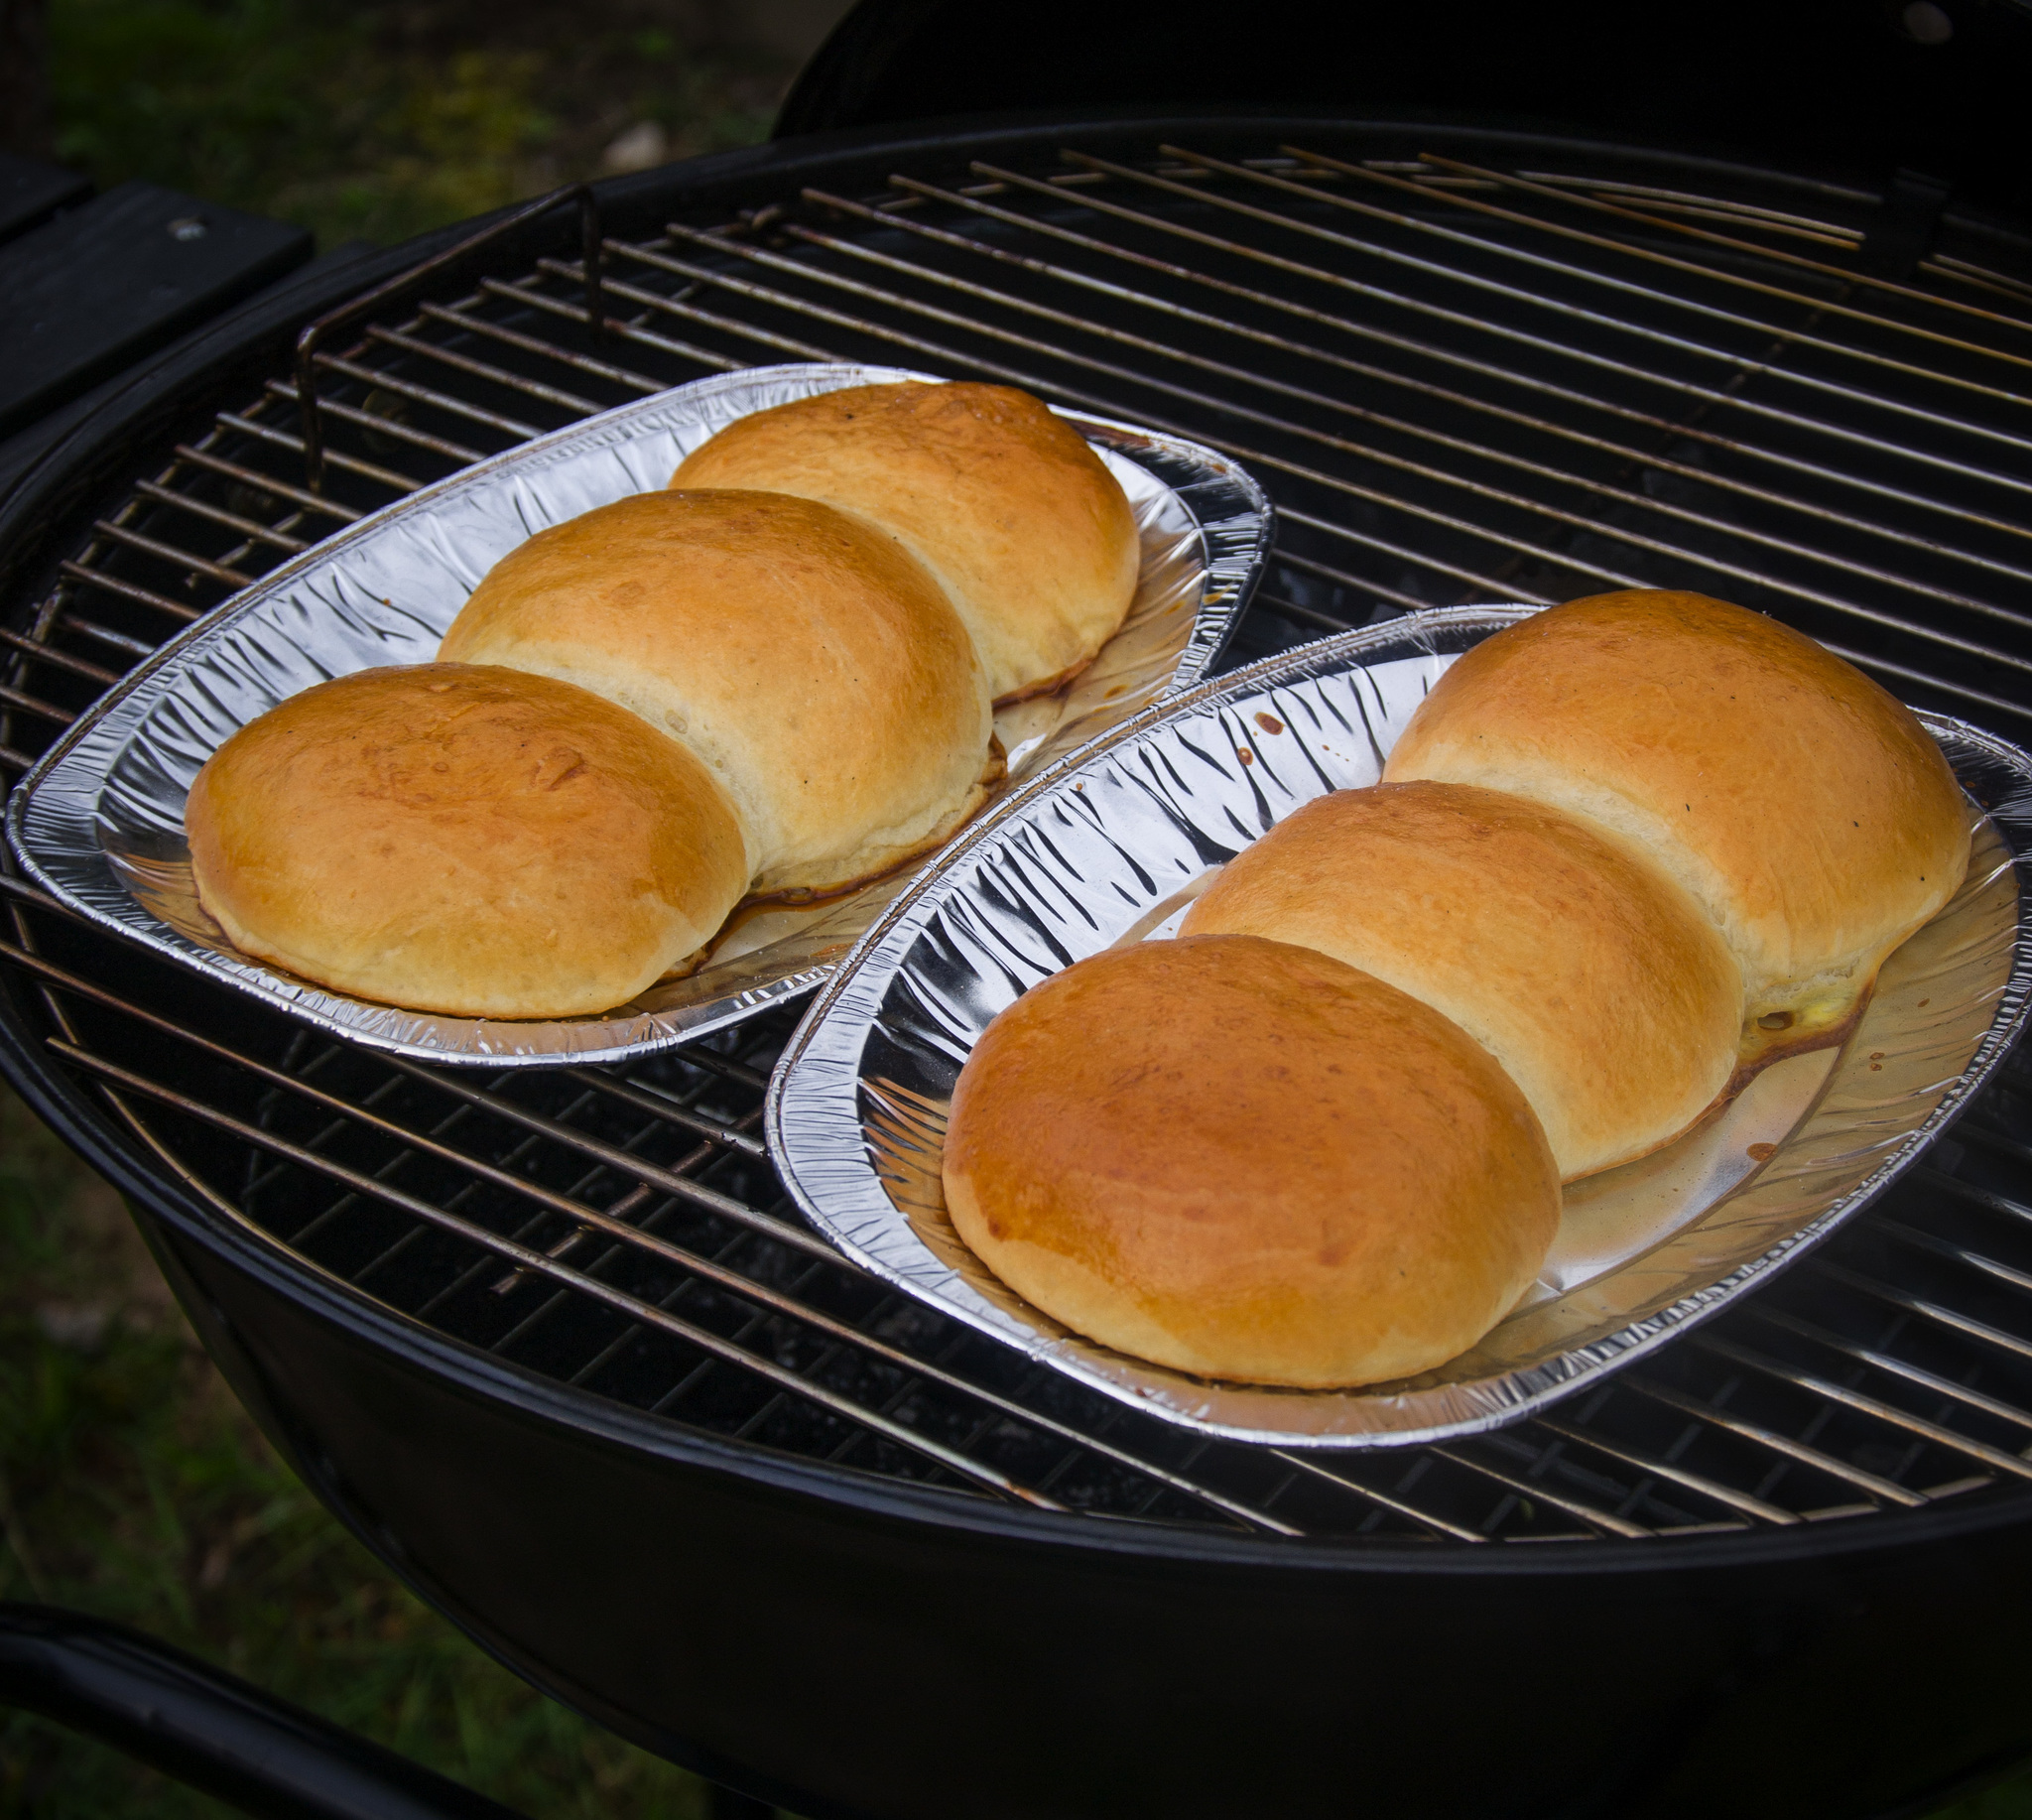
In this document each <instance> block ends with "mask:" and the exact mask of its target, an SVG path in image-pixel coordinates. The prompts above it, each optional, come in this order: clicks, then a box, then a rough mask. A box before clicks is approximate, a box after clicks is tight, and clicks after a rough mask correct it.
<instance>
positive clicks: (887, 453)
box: [671, 384, 1141, 701]
mask: <svg viewBox="0 0 2032 1820" xmlns="http://www.w3.org/2000/svg"><path fill="white" fill-rule="evenodd" d="M671 484H672V485H673V486H741V487H763V488H767V489H769V490H771V491H775V492H783V493H799V494H802V495H803V496H804V497H806V498H808V499H823V500H825V501H826V504H827V505H834V506H837V507H839V508H840V509H841V510H842V511H847V512H853V513H856V514H857V515H859V516H860V517H861V518H864V519H866V520H867V521H868V522H870V523H871V524H875V525H879V526H880V527H881V528H882V530H884V531H885V532H887V533H888V534H889V535H890V536H891V537H893V538H896V539H897V540H898V541H899V542H901V543H902V544H903V545H904V547H905V548H906V549H908V550H909V551H910V552H911V554H912V555H913V556H915V557H916V558H917V559H918V561H919V562H921V563H923V564H924V566H925V567H926V568H927V569H929V570H930V571H931V572H932V574H933V575H935V576H936V577H937V578H938V579H939V581H940V583H941V584H942V585H944V587H945V589H946V591H947V593H948V594H950V595H951V596H952V599H953V605H954V606H955V607H956V608H957V609H958V611H959V616H960V618H962V619H963V620H965V621H966V628H967V630H968V631H969V632H971V633H972V634H973V641H974V644H975V646H976V648H977V649H978V650H979V652H980V657H981V663H982V664H983V666H984V667H985V668H986V670H987V673H988V689H989V693H990V694H991V695H992V696H993V697H994V698H995V699H996V700H997V701H1003V700H1008V699H1012V698H1015V697H1019V696H1025V695H1034V694H1037V693H1040V692H1041V691H1043V690H1046V689H1050V688H1052V687H1054V686H1055V685H1056V684H1057V683H1058V682H1060V681H1061V680H1062V679H1064V678H1066V677H1069V676H1071V675H1073V674H1074V673H1076V672H1077V671H1079V670H1081V669H1083V668H1084V667H1085V666H1086V665H1087V664H1088V663H1089V662H1090V661H1091V660H1092V658H1093V654H1094V653H1095V652H1096V651H1098V650H1099V649H1100V647H1101V646H1102V645H1103V644H1104V643H1106V642H1107V640H1108V639H1109V638H1110V637H1111V636H1112V635H1113V633H1114V631H1115V628H1116V627H1117V626H1119V625H1120V624H1121V623H1122V617H1123V615H1124V614H1125V613H1127V612H1128V610H1129V602H1130V600H1131V599H1132V598H1133V597H1134V595H1135V592H1136V572H1137V569H1138V567H1139V565H1140V560H1141V552H1140V549H1139V545H1138V541H1137V536H1136V520H1135V516H1134V514H1133V513H1131V511H1130V510H1129V502H1128V500H1127V499H1126V498H1125V497H1124V496H1123V493H1122V489H1121V486H1120V485H1119V484H1118V483H1117V481H1116V480H1115V477H1114V476H1113V475H1112V474H1111V473H1109V472H1108V470H1107V467H1106V465H1105V464H1104V463H1103V462H1102V461H1101V459H1100V457H1099V456H1098V455H1095V454H1094V453H1093V451H1092V450H1091V449H1090V448H1088V447H1087V445H1086V441H1085V439H1084V438H1083V437H1081V436H1080V433H1079V432H1078V431H1077V430H1074V429H1073V428H1072V427H1071V426H1070V425H1069V424H1066V423H1065V422H1063V421H1062V420H1061V419H1059V418H1057V417H1054V416H1053V415H1052V414H1051V412H1049V411H1048V410H1046V409H1045V407H1044V406H1043V405H1041V404H1039V403H1038V401H1037V400H1036V399H1034V398H1032V397H1031V396H1030V395H1029V394H1028V393H1027V392H1017V391H1012V390H1010V389H1009V388H1008V387H1007V386H999V385H917V384H904V385H863V386H853V387H850V388H849V389H847V390H846V391H843V392H826V393H824V394H822V395H821V396H819V397H817V398H803V399H799V400H798V401H797V402H796V403H794V404H787V405H778V406H777V407H776V408H775V409H774V410H771V411H758V412H756V413H755V414H754V415H753V416H752V417H744V418H741V419H740V420H739V421H738V422H737V423H734V424H732V425H729V426H728V427H727V428H726V429H724V430H722V431H721V432H720V433H719V434H718V435H717V436H715V437H714V438H713V439H712V441H711V442H709V443H707V444H706V445H705V446H704V447H703V448H701V449H699V450H696V451H694V453H693V454H692V455H689V456H687V457H686V459H685V462H684V464H683V465H682V466H680V467H679V469H678V471H677V473H676V475H675V476H674V477H673V479H672V481H671Z"/></svg>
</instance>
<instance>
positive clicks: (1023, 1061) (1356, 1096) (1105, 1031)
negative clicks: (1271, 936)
mask: <svg viewBox="0 0 2032 1820" xmlns="http://www.w3.org/2000/svg"><path fill="white" fill-rule="evenodd" d="M945 1180H946V1203H947V1206H948V1208H949V1209H950V1210H951V1213H952V1216H953V1224H954V1226H955V1227H956V1228H957V1229H958V1231H959V1235H960V1236H961V1237H962V1238H964V1239H965V1240H966V1242H967V1243H968V1244H969V1245H971V1246H972V1247H973V1249H974V1251H975V1252H976V1253H977V1254H978V1255H979V1256H980V1258H981V1259H982V1261H983V1262H985V1263H986V1264H987V1266H988V1267H989V1268H990V1269H991V1270H993V1271H994V1272H995V1274H996V1275H997V1276H999V1277H1000V1278H1001V1279H1002V1280H1003V1281H1004V1282H1006V1283H1007V1284H1008V1285H1009V1286H1010V1287H1011V1288H1013V1289H1014V1290H1016V1291H1017V1292H1018V1293H1019V1294H1020V1295H1022V1296H1024V1297H1026V1298H1027V1299H1028V1300H1029V1301H1031V1302H1032V1303H1033V1304H1035V1305H1036V1306H1037V1307H1039V1308H1041V1309H1043V1310H1044V1311H1045V1313H1047V1314H1049V1315H1051V1316H1052V1317H1053V1318H1054V1319H1056V1320H1059V1321H1062V1322H1063V1323H1065V1325H1066V1326H1068V1327H1071V1328H1074V1329H1076V1330H1077V1331H1078V1332H1080V1333H1082V1334H1085V1335H1087V1336H1088V1337H1090V1338H1092V1339H1094V1340H1098V1341H1100V1342H1101V1343H1102V1344H1103V1345H1106V1346H1111V1347H1114V1348H1115V1349H1116V1350H1118V1351H1120V1352H1124V1353H1133V1354H1136V1355H1138V1356H1139V1357H1141V1358H1144V1359H1152V1360H1156V1361H1157V1362H1159V1363H1160V1364H1163V1365H1173V1366H1176V1367H1177V1368H1179V1369H1181V1370H1186V1371H1192V1372H1196V1373H1198V1374H1200V1375H1202V1376H1207V1377H1226V1378H1240V1379H1244V1380H1249V1381H1253V1382H1258V1383H1275V1384H1296V1385H1306V1386H1324V1385H1332V1384H1362V1383H1373V1382H1377V1381H1380V1380H1382V1379H1385V1378H1393V1377H1404V1376H1409V1375H1411V1374H1412V1373H1414V1372H1418V1371H1422V1370H1425V1369H1427V1368H1428V1367H1430V1366H1432V1365H1439V1364H1440V1363H1442V1362H1443V1361H1445V1360H1448V1359H1451V1358H1453V1357H1454V1356H1455V1355H1456V1354H1459V1353H1461V1352H1463V1351H1465V1350H1466V1349H1467V1348H1468V1347H1470V1346H1472V1345H1473V1344H1474V1342H1475V1341H1477V1340H1478V1339H1480V1338H1481V1336H1482V1335H1483V1334H1485V1333H1486V1332H1487V1331H1488V1330H1489V1329H1490V1328H1491V1327H1493V1326H1494V1325H1495V1323H1496V1322H1497V1321H1498V1320H1500V1319H1501V1318H1502V1316H1503V1315H1504V1313H1505V1312H1507V1311H1508V1309H1509V1308H1510V1306H1511V1305H1512V1304H1513V1303H1514V1302H1515V1301H1516V1300H1517V1298H1518V1296H1519V1295H1521V1294H1522V1293H1523V1291H1524V1290H1525V1288H1526V1287H1527V1286H1528V1285H1529V1284H1530V1282H1531V1280H1532V1278H1533V1277H1534V1276H1535V1275H1536V1274H1537V1272H1538V1269H1539V1266H1540V1265H1541V1264H1542V1263H1543V1261H1544V1258H1545V1253H1546V1250H1547V1248H1548V1246H1549V1245H1550V1244H1551V1242H1552V1237H1553V1233H1554V1230H1555V1228H1556V1227H1557V1226H1558V1224H1559V1217H1560V1193H1559V1175H1558V1171H1557V1169H1556V1168H1555V1166H1554V1163H1553V1158H1552V1153H1551V1151H1550V1150H1549V1149H1548V1148H1547V1146H1546V1141H1545V1134H1544V1133H1543V1132H1542V1131H1541V1130H1540V1129H1539V1126H1538V1120H1537V1119H1536V1118H1534V1117H1533V1116H1532V1113H1531V1108H1530V1106H1529V1105H1526V1104H1525V1101H1524V1097H1523V1095H1521V1094H1520V1093H1519V1092H1518V1091H1517V1089H1516V1087H1515V1086H1513V1085H1512V1084H1511V1082H1510V1079H1509V1077H1508V1076H1506V1075H1505V1074H1504V1073H1503V1071H1502V1070H1501V1069H1500V1068H1498V1067H1497V1066H1496V1065H1495V1063H1494V1062H1493V1061H1492V1060H1491V1059H1490V1058H1489V1056H1488V1055H1487V1053H1486V1052H1485V1051H1484V1050H1483V1049H1481V1047H1480V1046H1479V1045H1478V1044H1476V1043H1475V1042H1474V1041H1473V1040H1472V1039H1471V1038H1470V1037H1468V1036H1467V1035H1466V1033H1465V1032H1464V1031H1461V1029H1459V1028H1457V1027H1456V1026H1455V1025H1453V1024H1451V1023H1449V1022H1448V1021H1447V1020H1446V1019H1445V1018H1444V1017H1442V1016H1440V1014H1439V1013H1438V1012H1437V1011H1434V1010H1432V1009H1431V1008H1430V1007H1428V1006H1426V1005H1422V1004H1420V1003H1419V1002H1418V1001H1417V1000H1416V999H1414V998H1409V997H1407V996H1405V994H1404V993H1402V992H1399V991H1397V990H1396V989H1395V988H1394V987H1392V986H1387V985H1385V984H1383V983H1382V982H1381V981H1380V980H1378V979H1372V978H1370V977H1369V976H1368V975H1366V974H1360V973H1357V972H1355V970H1354V969H1352V968H1350V967H1344V966H1342V965H1341V964H1340V963H1339V962H1338V961H1334V960H1330V959H1328V958H1327V957H1326V956H1325V955H1320V954H1315V953H1313V952H1311V951H1310V950H1307V949H1303V948H1293V947H1289V946H1287V945H1285V944H1283V943H1280V942H1264V941H1259V940H1257V939H1256V938H1254V937H1252V936H1200V937H1189V938H1187V939H1185V940H1181V941H1176V942H1146V943H1142V944H1140V945H1138V946H1136V947H1133V948H1127V949H1120V950H1115V951H1111V952H1109V953H1106V954H1102V955H1097V956H1095V957H1094V958H1093V959H1091V960H1088V961H1082V962H1080V963H1079V965H1077V966H1075V967H1072V968H1069V969H1067V971H1066V972H1064V973H1062V974H1059V975H1055V976H1053V977H1052V978H1050V979H1047V980H1046V981H1044V983H1043V984H1041V985H1038V986H1035V987H1033V988H1032V989H1031V990H1030V991H1029V992H1027V993H1026V994H1025V995H1024V996H1023V997H1022V998H1020V999H1018V1000H1017V1001H1016V1003H1015V1004H1013V1005H1012V1006H1010V1007H1009V1009H1007V1010H1006V1011H1004V1012H1003V1013H1002V1014H1001V1015H1000V1016H999V1017H997V1018H996V1019H995V1021H994V1022H993V1023H992V1024H990V1025H989V1026H988V1028H987V1030H986V1031H985V1032H984V1033H983V1035H982V1036H981V1039H980V1041H979V1043H978V1044H976V1045H975V1047H974V1051H973V1054H972V1056H971V1057H970V1058H969V1059H968V1061H967V1064H966V1067H965V1069H964V1070H963V1071H962V1072H961V1074H960V1077H959V1083H958V1087H957V1089H956V1090H955V1092H954V1094H953V1112H952V1120H951V1124H950V1126H949V1128H948V1132H947V1137H946V1153H945Z"/></svg>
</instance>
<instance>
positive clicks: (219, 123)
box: [49, 0, 792, 246]
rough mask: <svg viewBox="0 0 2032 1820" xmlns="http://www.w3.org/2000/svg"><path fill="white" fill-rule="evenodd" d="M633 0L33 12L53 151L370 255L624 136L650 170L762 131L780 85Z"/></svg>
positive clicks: (531, 188)
mask: <svg viewBox="0 0 2032 1820" xmlns="http://www.w3.org/2000/svg"><path fill="white" fill-rule="evenodd" d="M675 10H676V9H673V8H671V7H668V6H659V5H656V4H654V3H653V0H592V3H590V4H580V5H573V6H570V7H567V6H561V5H549V4H543V3H541V0H495V3H493V4H488V3H487V0H441V3H440V4H437V5H420V4H414V3H412V4H404V5H395V4H385V3H384V4H364V5H358V6H351V7H341V6H332V5H329V4H318V3H317V0H50V7H49V15H50V83H51V95H52V103H53V111H54V117H55V122H56V141H55V146H54V151H55V153H56V155H57V157H58V158H59V159H60V160H61V161H62V162H63V163H64V164H67V165H71V166H73V167H75V168H77V169H79V170H82V171H85V172H86V173H88V174H89V175H90V176H91V177H92V178H93V179H94V181H96V182H97V183H98V184H99V185H100V186H101V187H105V186H107V185H110V184H113V183H117V182H120V181H121V180H123V179H126V178H146V179H147V180H149V181H151V182H153V183H159V184H165V185H168V186H169V187H171V188H172V189H178V190H183V191H186V192H188V193H189V194H191V195H197V196H201V197H203V198H204V199H205V200H207V201H214V202H224V203H228V204H230V205H232V206H234V207H238V208H245V209H248V210H251V211H252V212H254V213H257V214H268V215H275V216H279V217H280V218H282V219H284V220H289V221H296V222H300V223H302V224H303V225H305V226H307V227H310V228H312V229H313V230H314V231H315V232H316V233H317V235H318V241H319V243H320V244H321V245H324V246H330V245H333V244H335V243H337V242H338V241H341V240H347V239H355V238H365V239H369V240H375V241H379V242H382V243H384V244H386V243H392V242H394V241H397V240H401V239H405V238H407V237H408V236H409V235H411V234H414V233H419V232H421V231H422V230H423V229H425V228H428V227H435V226H438V225H440V224H442V223H445V222H449V221H457V220H462V219H464V218H465V217H467V216H469V215H473V214H478V213H480V212H481V211H483V210H485V209H489V208H496V207H499V206H501V205H502V204H503V203H506V202H511V201H515V200H518V199H520V198H522V197H524V196H529V195H540V194H542V193H543V192H544V191H546V190H549V189H552V188H555V187H556V186H557V185H559V184H562V183H569V182H573V181H575V180H577V179H579V178H583V177H589V176H596V175H598V173H599V171H600V168H601V154H602V152H603V151H604V150H605V148H606V147H607V146H608V145H609V144H610V143H611V142H612V141H613V140H614V139H615V137H616V136H617V135H619V134H620V133H621V132H622V131H623V130H624V129H626V128H628V127H630V126H633V125H637V124H639V123H641V122H645V121H647V122H653V123H655V124H656V125H657V126H659V127H661V128H662V129H663V130H664V133H665V135H666V144H667V156H668V157H671V158H681V157H685V156H688V155H690V154H693V153H697V152H707V151H718V150H722V149H724V148H727V147H730V146H738V145H747V144H751V143H753V142H754V141H756V140H759V139H761V138H763V137H765V136H766V135H767V133H768V129H769V122H770V120H771V118H772V117H773V115H774V113H775V107H776V102H777V100H778V98H779V96H780V93H781V91H782V88H783V86H784V84H785V83H786V81H787V80H788V78H789V76H790V74H791V73H792V71H791V69H790V67H789V66H788V65H785V64H783V63H782V62H780V61H777V60H772V59H770V58H767V57H761V56H756V55H753V54H743V53H739V52H736V51H732V50H729V49H725V48H722V47H715V46H713V45H710V44H707V43H701V42H699V41H698V40H696V39H691V38H687V37H685V36H683V35H681V34H679V33H678V32H675V31H673V30H672V29H671V28H670V26H669V24H668V22H667V21H668V17H669V15H670V14H671V13H672V12H673V11H675Z"/></svg>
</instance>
